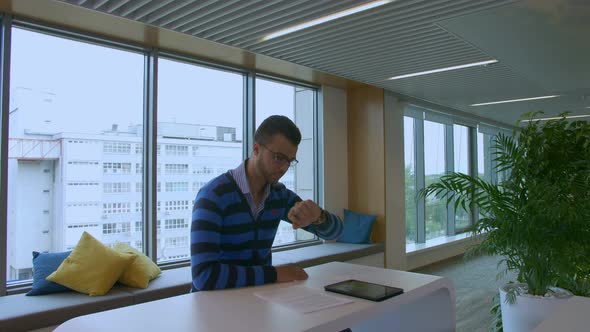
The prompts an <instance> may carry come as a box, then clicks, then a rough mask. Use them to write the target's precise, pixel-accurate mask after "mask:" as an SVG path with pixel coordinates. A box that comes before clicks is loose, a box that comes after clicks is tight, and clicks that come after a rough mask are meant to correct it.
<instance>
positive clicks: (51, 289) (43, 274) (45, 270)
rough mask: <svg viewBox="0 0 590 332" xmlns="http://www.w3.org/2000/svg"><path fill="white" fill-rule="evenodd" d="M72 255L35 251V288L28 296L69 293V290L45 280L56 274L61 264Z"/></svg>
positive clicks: (68, 252) (68, 253) (66, 252)
mask: <svg viewBox="0 0 590 332" xmlns="http://www.w3.org/2000/svg"><path fill="white" fill-rule="evenodd" d="M70 253H71V251H65V252H55V253H39V252H36V251H33V287H32V288H31V290H30V291H29V292H28V293H27V295H29V296H30V295H44V294H51V293H59V292H65V291H69V290H70V289H69V288H67V287H65V286H62V285H60V284H56V283H55V282H52V281H48V280H45V278H47V277H48V276H49V275H50V274H52V273H53V272H55V270H57V268H58V267H59V265H60V264H61V262H63V261H64V259H66V257H68V256H69V255H70Z"/></svg>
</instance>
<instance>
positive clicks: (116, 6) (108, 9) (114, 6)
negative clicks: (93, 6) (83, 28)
mask: <svg viewBox="0 0 590 332" xmlns="http://www.w3.org/2000/svg"><path fill="white" fill-rule="evenodd" d="M129 1H131V0H124V1H119V2H117V3H110V4H109V5H108V6H105V7H104V9H103V11H105V12H107V13H113V12H114V11H115V10H117V9H119V8H121V6H123V5H125V4H126V3H128V2H129Z"/></svg>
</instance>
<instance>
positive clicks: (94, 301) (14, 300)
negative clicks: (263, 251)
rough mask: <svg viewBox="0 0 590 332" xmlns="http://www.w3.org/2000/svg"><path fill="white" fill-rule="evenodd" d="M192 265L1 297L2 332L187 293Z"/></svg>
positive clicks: (291, 254)
mask: <svg viewBox="0 0 590 332" xmlns="http://www.w3.org/2000/svg"><path fill="white" fill-rule="evenodd" d="M381 252H383V244H348V243H338V242H336V243H324V244H320V245H314V246H308V247H303V248H297V249H291V250H285V251H279V252H275V253H273V264H274V265H283V264H298V265H300V266H302V267H310V266H313V265H319V264H323V263H327V262H332V261H348V260H353V259H357V258H361V257H364V256H368V255H372V254H376V253H381ZM190 288H191V272H190V267H189V266H187V267H182V268H176V269H170V270H165V271H162V274H161V275H160V276H159V277H158V278H156V279H154V280H152V281H151V282H150V284H149V286H148V288H146V289H137V288H128V287H123V286H115V287H114V288H113V289H112V290H111V291H110V292H109V293H108V294H107V295H105V296H97V297H90V296H88V295H84V294H80V293H76V292H65V293H55V294H49V295H41V296H25V295H24V294H16V295H10V296H2V297H0V332H4V331H6V332H8V331H10V332H18V331H30V330H35V329H40V328H44V327H47V326H53V325H59V324H61V323H63V322H65V321H67V320H69V319H71V318H74V317H77V316H81V315H86V314H91V313H95V312H99V311H104V310H110V309H115V308H120V307H124V306H128V305H133V304H139V303H144V302H149V301H154V300H158V299H162V298H166V297H171V296H177V295H182V294H187V293H188V292H189V291H190Z"/></svg>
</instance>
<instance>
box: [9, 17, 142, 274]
mask: <svg viewBox="0 0 590 332" xmlns="http://www.w3.org/2000/svg"><path fill="white" fill-rule="evenodd" d="M11 44H12V45H11V46H12V48H11V72H10V106H9V107H10V115H9V128H10V131H9V142H8V145H9V152H8V153H9V160H8V195H7V197H8V214H7V219H8V225H7V227H8V247H7V272H8V275H7V282H8V283H11V282H16V281H19V280H22V279H27V278H30V277H31V274H30V271H31V267H32V263H31V252H32V251H39V252H56V251H63V250H67V249H71V248H73V247H75V245H76V244H77V242H78V240H79V238H80V236H81V234H82V232H84V231H87V232H89V233H90V234H92V235H93V236H94V237H96V238H97V239H98V240H100V241H102V242H103V243H104V244H106V245H112V244H114V242H116V241H120V242H130V243H133V244H136V245H137V244H139V245H141V241H142V233H141V228H140V229H135V228H134V229H133V231H132V230H131V227H130V225H131V222H134V221H136V220H141V213H136V212H135V209H133V210H132V209H131V208H130V207H131V206H135V203H136V202H138V201H141V192H136V191H132V190H131V183H140V184H141V182H142V178H141V172H138V173H135V172H131V165H133V164H136V165H138V164H139V165H141V163H142V159H141V155H138V154H135V153H132V152H131V147H132V146H135V145H139V146H141V145H142V144H143V138H142V131H141V129H140V128H141V127H142V125H143V123H142V121H143V120H142V119H143V116H142V114H143V82H144V76H143V66H144V56H143V55H142V54H140V53H134V52H130V51H125V50H121V49H114V48H110V47H104V46H100V45H97V44H90V43H85V42H80V41H75V40H72V39H67V38H62V37H57V36H52V35H47V34H44V33H39V32H35V31H30V30H25V29H22V28H13V29H12V43H11ZM40 53H42V55H41V54H40Z"/></svg>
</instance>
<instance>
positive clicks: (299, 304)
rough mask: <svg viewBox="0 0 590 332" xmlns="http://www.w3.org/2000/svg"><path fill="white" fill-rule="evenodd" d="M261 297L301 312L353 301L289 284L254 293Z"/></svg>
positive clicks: (305, 312) (304, 312)
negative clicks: (288, 285)
mask: <svg viewBox="0 0 590 332" xmlns="http://www.w3.org/2000/svg"><path fill="white" fill-rule="evenodd" d="M254 295H256V296H258V297H259V298H261V299H264V300H266V301H269V302H272V303H276V304H278V305H281V306H284V307H286V308H288V309H291V310H294V311H297V312H299V313H302V314H307V313H310V312H315V311H319V310H323V309H328V308H332V307H335V306H339V305H343V304H347V303H351V302H353V301H352V300H349V299H344V298H341V297H336V296H332V295H328V294H326V293H324V291H319V290H317V289H311V288H308V287H305V286H290V287H283V288H277V289H273V290H270V291H265V292H258V293H254Z"/></svg>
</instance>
